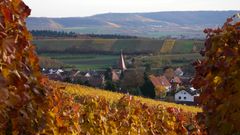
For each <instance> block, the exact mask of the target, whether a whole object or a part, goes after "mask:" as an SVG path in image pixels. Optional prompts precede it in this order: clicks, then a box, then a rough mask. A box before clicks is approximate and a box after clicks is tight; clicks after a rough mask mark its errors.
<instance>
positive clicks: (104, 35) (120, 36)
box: [86, 34, 138, 39]
mask: <svg viewBox="0 0 240 135" xmlns="http://www.w3.org/2000/svg"><path fill="white" fill-rule="evenodd" d="M86 36H87V37H91V38H103V39H137V38H138V37H137V36H129V35H119V34H86Z"/></svg>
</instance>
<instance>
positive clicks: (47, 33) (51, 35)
mask: <svg viewBox="0 0 240 135" xmlns="http://www.w3.org/2000/svg"><path fill="white" fill-rule="evenodd" d="M30 32H31V34H32V35H33V36H34V37H48V38H56V37H71V38H76V37H77V34H76V33H74V32H64V31H52V30H32V31H30Z"/></svg>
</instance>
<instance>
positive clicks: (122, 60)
mask: <svg viewBox="0 0 240 135" xmlns="http://www.w3.org/2000/svg"><path fill="white" fill-rule="evenodd" d="M118 67H119V69H121V70H122V71H125V70H127V67H126V65H125V61H124V57H123V52H122V50H121V55H120V59H119V63H118Z"/></svg>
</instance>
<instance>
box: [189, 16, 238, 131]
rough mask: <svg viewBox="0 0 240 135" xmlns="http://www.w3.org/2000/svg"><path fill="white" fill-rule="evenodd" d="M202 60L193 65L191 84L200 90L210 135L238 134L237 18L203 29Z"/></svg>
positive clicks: (203, 119) (202, 119)
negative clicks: (220, 25)
mask: <svg viewBox="0 0 240 135" xmlns="http://www.w3.org/2000/svg"><path fill="white" fill-rule="evenodd" d="M204 32H205V33H206V34H207V39H206V42H205V50H203V51H202V52H201V53H202V55H203V56H205V58H204V60H201V61H197V62H195V63H194V64H195V67H196V70H197V73H196V76H195V79H194V80H193V84H194V86H195V87H196V88H200V89H201V90H202V93H201V96H200V103H201V105H202V106H203V111H204V112H203V115H199V121H200V123H203V124H206V126H207V130H208V132H209V134H212V135H232V134H240V124H239V121H240V98H239V97H240V22H239V14H238V15H235V16H233V18H229V19H228V20H227V22H226V23H225V24H224V26H223V27H222V28H218V29H206V30H205V31H204Z"/></svg>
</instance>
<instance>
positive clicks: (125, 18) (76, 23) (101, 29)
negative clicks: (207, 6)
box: [27, 11, 239, 38]
mask: <svg viewBox="0 0 240 135" xmlns="http://www.w3.org/2000/svg"><path fill="white" fill-rule="evenodd" d="M237 12H239V11H174V12H154V13H108V14H100V15H95V16H90V17H71V18H35V17H31V18H28V20H27V26H28V28H29V29H30V30H64V31H73V32H78V33H83V34H86V33H87V34H89V33H96V34H122V35H136V36H148V37H159V36H167V35H172V36H180V35H182V36H187V37H189V38H191V37H203V33H202V31H203V29H204V28H207V27H219V26H221V24H223V23H224V22H225V20H226V18H228V17H230V16H232V15H234V14H236V13H237Z"/></svg>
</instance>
